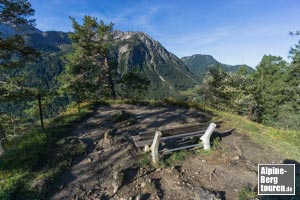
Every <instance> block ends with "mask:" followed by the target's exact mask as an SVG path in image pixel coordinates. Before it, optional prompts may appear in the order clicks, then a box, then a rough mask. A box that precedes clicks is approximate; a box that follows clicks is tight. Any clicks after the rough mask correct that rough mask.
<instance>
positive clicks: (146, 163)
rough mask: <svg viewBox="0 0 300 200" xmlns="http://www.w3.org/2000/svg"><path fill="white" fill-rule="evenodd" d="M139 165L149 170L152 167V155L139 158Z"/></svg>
mask: <svg viewBox="0 0 300 200" xmlns="http://www.w3.org/2000/svg"><path fill="white" fill-rule="evenodd" d="M137 165H138V166H139V167H142V168H148V167H151V166H152V163H151V156H150V154H147V153H144V154H140V155H138V157H137Z"/></svg>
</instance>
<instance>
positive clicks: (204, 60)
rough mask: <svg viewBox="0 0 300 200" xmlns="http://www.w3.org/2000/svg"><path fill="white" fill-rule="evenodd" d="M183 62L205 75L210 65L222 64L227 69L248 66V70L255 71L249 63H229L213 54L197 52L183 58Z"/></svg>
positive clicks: (233, 70)
mask: <svg viewBox="0 0 300 200" xmlns="http://www.w3.org/2000/svg"><path fill="white" fill-rule="evenodd" d="M181 60H182V62H183V63H184V64H185V65H186V66H187V67H188V68H189V69H190V70H191V71H192V72H194V73H195V74H197V75H199V76H201V77H203V76H204V74H205V72H207V69H208V68H209V67H217V66H221V67H222V68H223V69H224V70H225V71H228V72H236V71H238V70H239V69H240V68H241V67H246V70H247V71H248V72H250V73H251V72H254V71H255V70H254V69H253V68H252V67H250V66H247V65H227V64H223V63H221V62H219V61H217V60H216V59H215V58H214V57H212V56H211V55H202V54H195V55H192V56H186V57H182V58H181Z"/></svg>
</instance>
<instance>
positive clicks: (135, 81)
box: [120, 68, 151, 100]
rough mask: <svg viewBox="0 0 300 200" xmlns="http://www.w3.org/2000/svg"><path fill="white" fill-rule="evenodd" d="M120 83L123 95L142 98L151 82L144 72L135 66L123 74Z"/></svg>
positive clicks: (130, 97)
mask: <svg viewBox="0 0 300 200" xmlns="http://www.w3.org/2000/svg"><path fill="white" fill-rule="evenodd" d="M120 83H121V93H122V96H123V97H125V98H129V99H132V100H140V99H143V98H144V96H145V93H146V92H147V90H148V88H149V86H150V83H151V82H150V80H149V79H148V78H147V76H146V75H145V74H144V73H142V72H140V70H139V69H138V68H135V69H132V70H131V71H130V72H128V73H125V74H123V75H122V78H121V81H120Z"/></svg>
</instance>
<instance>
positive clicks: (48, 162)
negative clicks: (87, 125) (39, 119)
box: [0, 103, 93, 200]
mask: <svg viewBox="0 0 300 200" xmlns="http://www.w3.org/2000/svg"><path fill="white" fill-rule="evenodd" d="M92 107H93V106H92V105H91V104H88V103H85V104H83V105H82V109H81V113H77V108H76V107H69V108H68V109H67V110H66V111H65V112H63V113H61V114H60V115H59V116H58V117H57V118H55V119H53V120H52V121H50V122H49V123H48V124H47V127H46V129H45V132H41V131H40V130H39V129H33V130H31V131H29V132H28V133H26V134H24V136H23V137H22V138H21V139H20V140H19V142H18V143H16V144H15V145H14V146H12V147H11V148H9V149H7V151H6V152H5V154H4V155H3V156H1V159H0V199H14V200H18V199H43V198H45V197H46V194H47V191H48V190H49V189H50V188H51V184H52V183H53V182H54V181H55V179H56V177H57V175H58V174H59V173H60V172H61V171H63V170H64V169H66V167H68V166H70V165H71V162H72V160H73V158H74V157H76V156H78V155H81V154H82V153H83V152H84V151H85V146H84V145H83V144H82V143H81V142H80V141H77V142H76V141H75V140H74V138H73V141H72V139H70V141H67V142H63V141H62V140H61V139H62V138H65V137H66V136H68V135H69V134H70V132H71V131H72V129H73V125H74V123H80V121H81V120H83V119H84V118H86V117H87V116H89V114H91V113H92ZM72 142H73V143H72Z"/></svg>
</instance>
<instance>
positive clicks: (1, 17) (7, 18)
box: [0, 0, 39, 149]
mask: <svg viewBox="0 0 300 200" xmlns="http://www.w3.org/2000/svg"><path fill="white" fill-rule="evenodd" d="M33 14H34V10H33V9H32V8H31V4H30V3H29V2H28V1H27V0H1V1H0V23H2V24H5V25H9V26H11V27H12V28H13V29H15V31H16V33H17V34H15V35H12V36H3V34H2V33H0V100H2V101H4V100H5V101H7V100H11V99H24V98H27V97H29V96H32V92H31V91H30V89H28V88H26V86H24V85H23V79H22V78H20V77H19V76H16V75H15V74H16V73H15V71H16V70H17V69H19V68H22V67H24V66H25V63H26V62H28V61H30V60H33V59H35V58H36V57H37V56H38V55H39V54H38V52H37V51H35V50H34V49H33V48H30V47H28V46H26V44H25V41H24V39H23V37H22V36H21V35H18V33H20V32H22V30H23V29H24V28H28V27H30V26H32V25H33V23H34V20H32V19H30V17H31V16H32V15H33ZM0 127H1V130H0V132H1V133H0V137H1V138H0V145H2V142H3V136H4V135H5V133H4V129H3V128H2V126H1V125H0ZM0 148H1V149H3V147H2V146H1V147H0Z"/></svg>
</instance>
